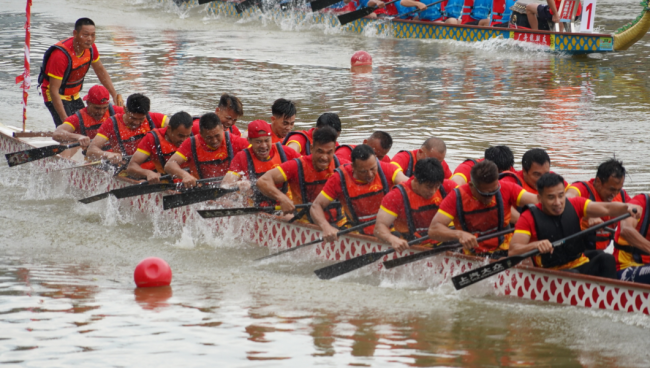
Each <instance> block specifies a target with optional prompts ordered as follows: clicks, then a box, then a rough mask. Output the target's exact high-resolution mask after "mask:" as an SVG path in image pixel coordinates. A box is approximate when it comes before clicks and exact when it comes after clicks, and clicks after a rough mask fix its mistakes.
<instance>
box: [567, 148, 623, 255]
mask: <svg viewBox="0 0 650 368" xmlns="http://www.w3.org/2000/svg"><path fill="white" fill-rule="evenodd" d="M625 175H626V171H625V167H624V166H623V163H622V162H621V161H618V160H616V159H613V158H612V159H609V160H607V161H605V162H603V163H602V164H600V165H599V166H598V170H597V171H596V177H595V178H593V179H590V180H589V181H577V182H575V183H573V184H571V185H570V186H569V187H568V188H567V189H566V196H567V198H574V197H582V198H587V199H589V200H591V201H593V202H623V203H629V202H630V200H631V199H632V198H630V196H629V195H628V194H627V192H626V191H625V189H623V184H625ZM608 220H609V217H602V218H600V217H595V218H591V217H590V218H587V219H584V220H583V221H582V223H581V226H582V229H586V228H588V227H590V226H594V225H598V224H601V223H603V222H604V221H608ZM612 228H616V225H613V226H612ZM613 235H614V234H612V232H611V231H608V230H607V229H603V230H600V231H598V232H597V233H595V234H594V235H593V236H591V237H589V238H587V241H588V244H587V249H601V250H603V249H605V248H607V246H609V243H610V241H611V240H612V239H613V238H614V236H613Z"/></svg>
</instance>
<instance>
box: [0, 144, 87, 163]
mask: <svg viewBox="0 0 650 368" xmlns="http://www.w3.org/2000/svg"><path fill="white" fill-rule="evenodd" d="M78 145H79V144H71V145H69V146H61V145H54V146H46V147H41V148H33V149H28V150H25V151H20V152H14V153H7V154H6V155H5V157H6V158H7V163H9V167H12V166H17V165H22V164H26V163H28V162H32V161H36V160H40V159H43V158H46V157H51V156H54V155H56V154H59V153H61V152H63V151H65V150H67V149H68V148H72V147H77V146H78Z"/></svg>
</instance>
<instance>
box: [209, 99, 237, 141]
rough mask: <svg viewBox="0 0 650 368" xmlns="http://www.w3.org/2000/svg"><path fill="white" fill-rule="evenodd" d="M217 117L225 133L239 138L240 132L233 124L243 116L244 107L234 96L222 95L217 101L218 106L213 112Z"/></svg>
mask: <svg viewBox="0 0 650 368" xmlns="http://www.w3.org/2000/svg"><path fill="white" fill-rule="evenodd" d="M214 113H215V114H217V116H218V117H219V121H221V124H222V125H223V128H224V130H225V131H227V132H228V133H230V134H232V135H236V136H238V137H241V132H240V131H239V129H238V128H237V126H236V125H235V124H237V119H239V118H240V117H242V116H244V105H243V104H242V103H241V101H240V100H239V98H237V97H236V96H233V95H230V94H228V93H224V94H222V95H221V98H220V99H219V105H218V106H217V108H216V109H215V110H214Z"/></svg>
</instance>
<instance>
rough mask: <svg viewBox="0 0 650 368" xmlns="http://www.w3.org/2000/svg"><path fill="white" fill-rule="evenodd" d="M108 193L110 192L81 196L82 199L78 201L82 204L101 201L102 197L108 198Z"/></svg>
mask: <svg viewBox="0 0 650 368" xmlns="http://www.w3.org/2000/svg"><path fill="white" fill-rule="evenodd" d="M109 195H111V192H106V193H102V194H97V195H94V196H92V197H88V198H82V199H80V200H79V202H81V203H83V204H88V203H93V202H97V201H101V200H102V199H104V198H108V196H109Z"/></svg>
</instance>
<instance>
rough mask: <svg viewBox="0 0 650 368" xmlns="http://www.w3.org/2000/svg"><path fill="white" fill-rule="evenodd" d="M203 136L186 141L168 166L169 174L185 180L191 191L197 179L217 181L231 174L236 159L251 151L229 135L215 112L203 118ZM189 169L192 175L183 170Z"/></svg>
mask: <svg viewBox="0 0 650 368" xmlns="http://www.w3.org/2000/svg"><path fill="white" fill-rule="evenodd" d="M199 126H200V131H199V134H197V135H195V136H193V137H190V139H187V140H185V141H184V142H183V143H182V144H181V145H180V147H178V150H176V153H174V155H173V156H172V157H171V158H170V159H169V161H168V162H167V164H166V165H165V171H166V172H167V173H169V174H172V175H174V176H176V177H179V178H181V179H182V180H183V185H185V186H186V187H188V188H191V187H194V186H196V180H197V179H206V178H216V177H219V176H223V175H225V174H226V172H228V167H230V164H231V163H232V161H233V159H234V158H235V156H236V155H237V154H238V153H239V152H241V151H242V150H244V149H245V148H246V147H248V141H247V140H246V139H244V138H241V137H238V136H236V135H230V132H225V131H224V127H223V124H221V120H219V116H218V115H217V114H215V113H213V112H210V113H207V114H205V115H203V116H201V119H200V120H199ZM187 166H189V168H190V172H189V173H188V172H187V171H185V170H183V167H187Z"/></svg>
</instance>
